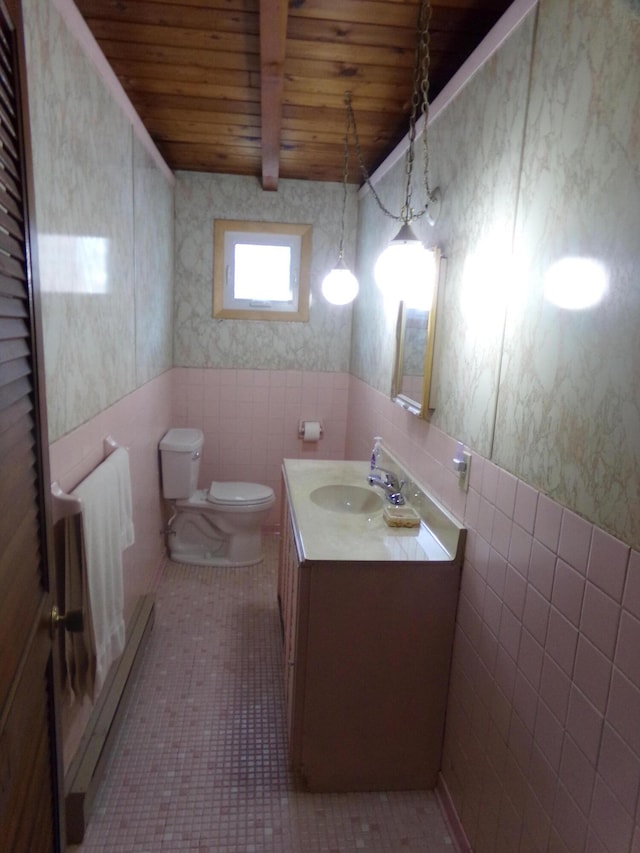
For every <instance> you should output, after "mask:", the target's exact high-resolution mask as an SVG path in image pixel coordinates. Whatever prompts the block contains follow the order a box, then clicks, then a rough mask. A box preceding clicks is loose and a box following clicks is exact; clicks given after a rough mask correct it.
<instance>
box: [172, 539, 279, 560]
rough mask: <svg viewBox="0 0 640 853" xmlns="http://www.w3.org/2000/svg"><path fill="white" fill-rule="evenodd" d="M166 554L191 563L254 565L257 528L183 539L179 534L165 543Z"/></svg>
mask: <svg viewBox="0 0 640 853" xmlns="http://www.w3.org/2000/svg"><path fill="white" fill-rule="evenodd" d="M169 556H170V557H171V559H172V560H173V561H174V562H175V563H187V564H188V565H191V566H227V567H229V568H238V567H239V566H254V565H255V564H256V563H259V562H260V561H261V560H262V556H263V555H262V534H261V531H256V532H251V533H246V532H245V533H242V534H236V535H228V536H223V537H221V538H218V539H214V538H213V537H211V538H207V539H200V541H198V540H197V539H196V541H193V539H191V538H190V539H188V540H187V541H185V540H184V539H182V538H181V537H180V536H176V537H175V538H173V541H171V542H170V543H169Z"/></svg>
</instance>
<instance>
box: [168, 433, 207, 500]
mask: <svg viewBox="0 0 640 853" xmlns="http://www.w3.org/2000/svg"><path fill="white" fill-rule="evenodd" d="M203 441H204V436H203V434H202V430H199V429H183V428H174V429H170V430H169V432H168V433H167V434H166V435H165V436H164V438H163V439H162V440H161V442H160V458H161V465H162V494H163V495H164V496H165V498H169V499H172V500H173V499H175V500H179V499H181V498H183V499H184V498H190V497H191V495H192V494H193V493H194V492H195V491H196V489H197V488H198V470H199V468H200V457H201V455H202V444H203Z"/></svg>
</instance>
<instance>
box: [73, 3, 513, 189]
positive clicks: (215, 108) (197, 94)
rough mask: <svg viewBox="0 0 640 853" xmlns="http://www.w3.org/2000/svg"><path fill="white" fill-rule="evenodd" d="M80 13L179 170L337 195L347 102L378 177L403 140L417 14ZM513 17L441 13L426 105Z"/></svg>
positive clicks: (208, 8) (313, 10) (204, 8)
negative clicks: (327, 184) (330, 187)
mask: <svg viewBox="0 0 640 853" xmlns="http://www.w3.org/2000/svg"><path fill="white" fill-rule="evenodd" d="M76 4H77V6H78V9H79V10H80V13H81V14H82V15H83V17H84V19H85V20H86V22H87V24H88V26H89V28H90V30H91V31H92V33H93V35H94V36H95V38H96V40H97V41H98V43H99V44H100V46H101V48H102V50H103V52H104V54H105V55H106V57H107V59H108V61H109V62H110V64H111V66H112V68H113V70H114V71H115V73H116V74H117V76H118V78H119V80H120V82H121V83H122V85H123V87H124V89H125V91H126V92H127V94H128V96H129V98H130V99H131V102H132V103H133V105H134V107H135V108H136V110H137V111H138V114H139V115H140V117H141V119H142V121H143V122H144V124H145V126H146V128H147V130H148V131H149V133H150V134H151V137H152V138H153V140H154V142H155V143H156V145H157V146H158V149H159V150H160V152H161V153H162V155H163V157H164V158H165V160H166V161H167V163H168V165H169V166H170V167H171V168H172V169H174V170H178V169H187V170H194V171H204V172H220V173H227V174H235V175H253V176H255V177H257V178H260V179H261V180H262V184H263V187H264V188H265V189H277V185H278V179H279V178H298V179H304V180H315V181H341V180H342V159H343V140H344V133H345V113H344V95H345V91H347V90H349V91H350V92H351V93H352V101H353V108H354V112H355V116H356V121H357V128H358V135H359V137H360V142H361V146H362V153H363V157H364V161H365V163H366V166H367V168H368V170H369V171H370V172H372V171H373V170H374V169H375V168H376V167H377V166H378V165H379V164H380V163H381V162H382V161H383V160H384V159H385V157H386V156H387V155H388V154H389V152H390V151H391V150H392V149H393V148H394V146H395V145H396V144H397V143H398V142H399V141H400V140H401V139H402V137H403V136H404V134H405V133H406V131H407V128H408V123H409V110H410V99H411V87H412V77H413V61H414V47H415V43H416V17H417V7H418V0H290V2H289V3H287V0H174V2H169V0H76ZM510 4H511V0H432V3H431V8H432V12H431V25H430V27H429V33H430V56H431V70H430V74H429V81H430V87H429V93H430V95H429V99H430V100H433V98H434V97H435V96H436V95H437V94H438V93H439V92H440V90H441V89H442V88H443V87H444V86H445V85H446V83H447V82H448V81H449V80H450V78H451V77H452V76H453V74H454V73H455V72H456V71H457V70H458V68H459V67H460V65H462V63H463V62H464V60H465V59H466V58H467V57H468V56H469V54H470V53H471V52H472V51H473V49H474V48H475V47H476V46H477V45H478V44H479V43H480V41H481V40H482V39H483V38H484V36H485V35H486V34H487V32H488V31H489V30H490V29H491V27H492V26H493V25H494V24H495V23H496V21H497V20H498V19H499V18H500V16H501V15H502V14H503V13H504V11H505V10H506V9H507V7H508V6H509V5H510ZM350 162H351V165H350V180H352V181H354V182H356V183H360V182H361V178H360V174H359V171H358V167H357V163H356V157H355V152H354V153H353V154H352V156H351V157H350Z"/></svg>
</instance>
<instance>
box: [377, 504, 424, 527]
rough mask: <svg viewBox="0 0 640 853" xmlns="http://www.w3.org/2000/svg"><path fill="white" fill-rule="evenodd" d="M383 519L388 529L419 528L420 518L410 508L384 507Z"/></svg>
mask: <svg viewBox="0 0 640 853" xmlns="http://www.w3.org/2000/svg"><path fill="white" fill-rule="evenodd" d="M383 517H384V520H385V522H386V523H387V524H388V525H389V527H420V516H419V515H418V513H417V512H416V511H415V509H413V507H410V506H385V508H384V511H383Z"/></svg>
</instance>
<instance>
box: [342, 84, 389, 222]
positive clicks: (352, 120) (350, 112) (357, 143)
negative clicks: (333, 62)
mask: <svg viewBox="0 0 640 853" xmlns="http://www.w3.org/2000/svg"><path fill="white" fill-rule="evenodd" d="M347 94H348V99H347V98H345V101H346V104H347V113H348V116H349V126H350V128H351V129H352V130H353V140H354V142H355V146H356V157H357V159H358V165H359V166H360V172H361V173H362V177H363V178H364V179H365V182H366V184H367V186H368V187H369V189H370V190H371V192H372V193H373V197H374V198H375V200H376V202H377V203H378V207H379V208H380V210H381V211H382V212H383V213H384V215H385V216H388V217H390V218H391V219H395V220H396V221H398V220H399V219H400V217H399V216H396V215H395V213H392V212H391V211H390V210H388V209H387V208H386V207H385V206H384V204H383V203H382V199H381V198H380V196H379V195H378V193H377V192H376V188H375V187H374V186H373V184H372V183H371V180H370V178H369V172H368V170H367V167H366V165H365V162H364V157H363V156H362V148H361V147H360V139H359V137H358V128H357V127H356V117H355V115H354V113H353V107H352V105H351V93H350V92H349V93H347Z"/></svg>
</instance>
